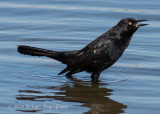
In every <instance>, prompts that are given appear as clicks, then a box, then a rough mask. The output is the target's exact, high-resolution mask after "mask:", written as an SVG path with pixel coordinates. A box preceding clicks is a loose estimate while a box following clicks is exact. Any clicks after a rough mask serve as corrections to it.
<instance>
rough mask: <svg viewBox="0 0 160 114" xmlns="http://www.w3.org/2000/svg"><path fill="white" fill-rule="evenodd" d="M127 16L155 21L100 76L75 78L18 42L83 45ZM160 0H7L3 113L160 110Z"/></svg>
mask: <svg viewBox="0 0 160 114" xmlns="http://www.w3.org/2000/svg"><path fill="white" fill-rule="evenodd" d="M124 17H134V18H136V19H147V20H149V21H148V22H147V23H148V24H149V25H148V26H145V27H142V28H140V29H139V30H138V31H137V32H136V33H135V34H134V36H133V39H132V42H131V44H130V46H129V48H128V49H127V50H126V51H125V53H124V54H123V56H122V57H121V58H120V59H119V60H118V61H117V62H116V63H115V64H114V65H113V66H112V67H110V68H109V69H107V70H105V71H104V72H103V73H102V74H101V76H100V80H101V81H100V82H99V83H98V84H95V83H92V82H91V81H90V74H87V73H85V72H82V73H79V74H75V75H74V76H73V77H72V78H67V77H65V76H64V75H62V76H58V75H57V74H58V73H59V72H60V71H61V70H62V69H64V68H65V65H62V64H60V63H59V62H57V61H55V60H51V59H49V58H45V57H31V56H25V55H20V54H19V53H18V52H17V50H16V48H17V45H21V44H23V45H30V46H36V47H40V48H46V49H51V50H56V51H65V50H66V51H67V50H77V49H81V48H82V47H84V46H85V45H87V44H88V43H89V42H91V41H92V40H94V39H95V38H97V37H98V36H99V35H101V34H102V33H104V32H105V31H107V30H108V29H109V28H111V27H112V26H114V25H115V24H117V22H118V21H119V20H120V19H122V18H124ZM159 20H160V2H159V0H151V1H146V0H141V1H140V0H134V1H129V0H123V2H122V1H121V2H120V1H113V0H92V1H91V0H80V1H74V0H14V1H12V0H10V1H9V0H1V1H0V63H1V65H0V78H1V80H0V113H1V114H13V113H15V114H23V113H29V112H34V113H35V114H53V113H62V114H68V113H70V114H81V113H87V114H93V113H94V114H99V113H104V114H107V113H127V114H128V113H129V114H159V113H160V89H159V88H160V21H159Z"/></svg>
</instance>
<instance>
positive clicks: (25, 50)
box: [17, 45, 78, 64]
mask: <svg viewBox="0 0 160 114" xmlns="http://www.w3.org/2000/svg"><path fill="white" fill-rule="evenodd" d="M17 51H18V52H19V53H21V54H24V55H31V56H46V57H50V58H53V59H56V60H58V61H60V62H62V63H63V64H68V63H69V62H70V60H71V59H72V57H73V56H74V54H76V53H77V52H78V51H70V52H56V51H51V50H46V49H41V48H36V47H31V46H25V45H20V46H18V49H17Z"/></svg>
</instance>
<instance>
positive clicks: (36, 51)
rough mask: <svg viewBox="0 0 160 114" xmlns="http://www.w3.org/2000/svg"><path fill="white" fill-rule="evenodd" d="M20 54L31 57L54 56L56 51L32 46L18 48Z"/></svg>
mask: <svg viewBox="0 0 160 114" xmlns="http://www.w3.org/2000/svg"><path fill="white" fill-rule="evenodd" d="M18 52H19V53H21V54H24V55H31V56H47V57H49V56H51V55H54V54H55V53H56V52H55V51H50V50H46V49H41V48H36V47H31V46H24V45H20V46H18Z"/></svg>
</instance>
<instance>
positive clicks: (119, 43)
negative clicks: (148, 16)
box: [18, 18, 148, 81]
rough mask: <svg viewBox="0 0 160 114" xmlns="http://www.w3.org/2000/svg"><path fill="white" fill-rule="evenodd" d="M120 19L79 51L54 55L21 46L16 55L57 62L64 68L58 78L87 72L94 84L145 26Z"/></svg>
mask: <svg viewBox="0 0 160 114" xmlns="http://www.w3.org/2000/svg"><path fill="white" fill-rule="evenodd" d="M142 21H147V20H135V19H134V18H124V19H122V20H120V21H119V23H118V24H117V25H115V26H114V27H112V28H111V29H110V30H108V31H107V32H105V33H104V34H102V35H101V36H99V37H98V38H97V39H95V40H94V41H92V42H91V43H89V44H88V45H87V46H85V47H84V48H82V49H81V50H75V51H64V52H57V51H51V50H46V49H41V48H36V47H30V46H25V45H20V46H18V52H19V53H21V54H25V55H31V56H47V57H50V58H52V59H55V60H58V61H60V62H62V63H63V64H66V65H67V67H66V68H65V69H64V70H62V71H61V72H60V73H59V75H60V74H63V73H65V72H67V74H66V75H67V76H71V75H73V74H75V73H78V72H82V71H87V72H89V73H91V78H92V80H93V81H98V78H99V76H100V74H101V72H102V71H103V70H105V69H107V68H108V67H110V66H111V65H113V64H114V63H115V62H116V61H117V60H118V59H119V58H120V57H121V55H122V54H123V52H124V50H125V49H126V48H127V47H128V45H129V43H130V41H131V38H132V35H133V33H134V32H136V30H137V29H138V28H139V27H141V26H145V25H148V24H142V23H139V22H142Z"/></svg>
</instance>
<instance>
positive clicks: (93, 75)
mask: <svg viewBox="0 0 160 114" xmlns="http://www.w3.org/2000/svg"><path fill="white" fill-rule="evenodd" d="M99 76H100V72H94V73H92V75H91V78H92V81H98V79H99Z"/></svg>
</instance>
